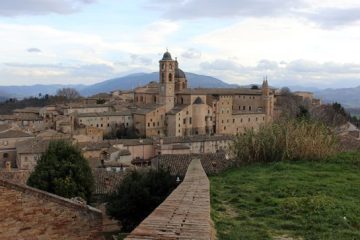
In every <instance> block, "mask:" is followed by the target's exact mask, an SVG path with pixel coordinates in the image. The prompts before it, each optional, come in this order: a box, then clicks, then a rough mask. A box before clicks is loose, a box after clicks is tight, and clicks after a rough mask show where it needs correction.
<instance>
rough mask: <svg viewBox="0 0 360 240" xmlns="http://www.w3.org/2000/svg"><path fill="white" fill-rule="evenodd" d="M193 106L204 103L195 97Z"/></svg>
mask: <svg viewBox="0 0 360 240" xmlns="http://www.w3.org/2000/svg"><path fill="white" fill-rule="evenodd" d="M193 104H204V101H203V100H202V99H201V98H200V97H197V98H196V99H195V101H194V102H193Z"/></svg>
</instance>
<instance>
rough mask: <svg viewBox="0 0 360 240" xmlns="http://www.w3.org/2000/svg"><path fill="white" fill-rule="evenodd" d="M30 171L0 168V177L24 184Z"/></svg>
mask: <svg viewBox="0 0 360 240" xmlns="http://www.w3.org/2000/svg"><path fill="white" fill-rule="evenodd" d="M30 174H31V171H29V170H17V169H11V170H10V171H7V170H4V169H0V179H3V180H7V181H10V182H15V183H18V184H23V185H26V182H27V180H28V178H29V177H30Z"/></svg>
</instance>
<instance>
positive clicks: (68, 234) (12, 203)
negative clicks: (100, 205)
mask: <svg viewBox="0 0 360 240" xmlns="http://www.w3.org/2000/svg"><path fill="white" fill-rule="evenodd" d="M0 196H1V197H0V213H1V221H0V239H7V240H15V239H31V240H37V239H55V240H56V239H67V240H72V239H74V240H75V239H76V240H86V239H102V237H101V235H100V234H101V231H102V213H101V211H100V210H98V209H95V208H92V207H90V206H87V205H85V204H82V203H77V202H74V201H71V200H69V199H66V198H62V197H59V196H56V195H53V194H49V193H47V192H43V191H40V190H37V189H34V188H30V187H27V186H22V185H18V184H15V183H11V182H9V181H5V180H1V179H0Z"/></svg>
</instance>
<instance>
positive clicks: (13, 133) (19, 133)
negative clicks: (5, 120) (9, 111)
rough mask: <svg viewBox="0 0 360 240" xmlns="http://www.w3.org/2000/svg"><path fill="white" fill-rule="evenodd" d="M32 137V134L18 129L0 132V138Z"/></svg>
mask: <svg viewBox="0 0 360 240" xmlns="http://www.w3.org/2000/svg"><path fill="white" fill-rule="evenodd" d="M29 137H32V135H30V134H28V133H26V132H23V131H19V130H8V131H5V132H1V133H0V139H1V138H29Z"/></svg>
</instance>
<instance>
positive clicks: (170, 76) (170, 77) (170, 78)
mask: <svg viewBox="0 0 360 240" xmlns="http://www.w3.org/2000/svg"><path fill="white" fill-rule="evenodd" d="M171 81H172V74H171V73H169V82H171Z"/></svg>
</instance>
